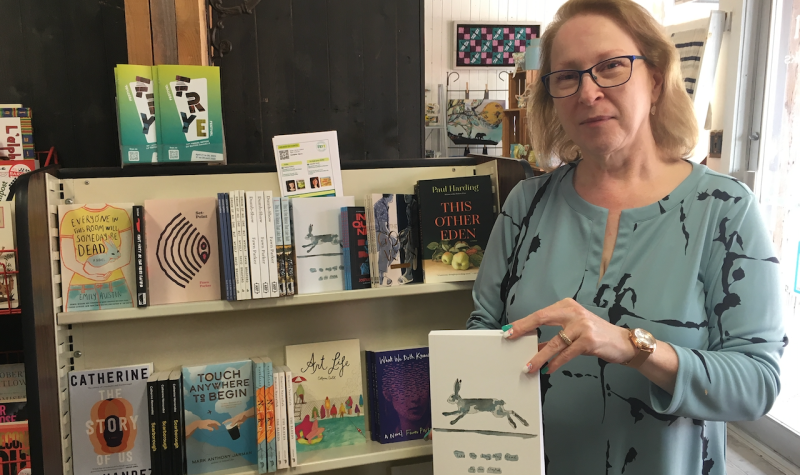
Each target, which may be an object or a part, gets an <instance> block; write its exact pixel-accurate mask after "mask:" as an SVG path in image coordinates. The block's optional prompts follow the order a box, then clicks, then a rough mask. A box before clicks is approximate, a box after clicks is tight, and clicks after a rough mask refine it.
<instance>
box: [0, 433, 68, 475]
mask: <svg viewBox="0 0 800 475" xmlns="http://www.w3.org/2000/svg"><path fill="white" fill-rule="evenodd" d="M31 469H32V467H31V444H30V439H29V437H28V422H27V421H26V422H10V423H8V424H0V470H1V471H2V473H3V475H6V474H8V475H30V474H31V473H32V471H31ZM74 473H78V472H74Z"/></svg>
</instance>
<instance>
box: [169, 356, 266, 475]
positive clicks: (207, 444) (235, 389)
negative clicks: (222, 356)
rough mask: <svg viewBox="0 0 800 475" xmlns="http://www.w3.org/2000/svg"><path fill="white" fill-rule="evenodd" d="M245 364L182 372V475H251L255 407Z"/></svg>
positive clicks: (254, 456)
mask: <svg viewBox="0 0 800 475" xmlns="http://www.w3.org/2000/svg"><path fill="white" fill-rule="evenodd" d="M253 376H254V374H253V363H252V361H250V360H245V361H235V362H231V363H220V364H212V365H206V366H191V367H187V366H184V367H183V401H184V415H185V424H186V465H187V473H188V475H197V474H201V473H209V472H216V471H218V470H226V469H231V468H237V469H239V468H243V469H248V470H256V469H257V466H256V464H257V463H258V453H257V449H256V433H257V420H256V407H255V397H254V392H253V386H254V382H253Z"/></svg>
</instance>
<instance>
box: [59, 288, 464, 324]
mask: <svg viewBox="0 0 800 475" xmlns="http://www.w3.org/2000/svg"><path fill="white" fill-rule="evenodd" d="M472 284H473V281H468V282H447V283H441V284H408V285H400V286H397V287H383V288H379V289H363V290H347V291H343V292H328V293H322V294H311V295H295V296H293V297H278V298H270V299H256V300H243V301H237V302H228V301H226V300H212V301H208V302H191V303H181V304H170V305H153V306H150V307H145V308H126V309H117V310H96V311H90V312H59V313H58V324H59V325H70V324H76V323H95V322H109V321H119V320H134V319H139V318H155V317H170V316H175V315H192V314H201V313H217V312H231V311H242V310H251V309H269V308H282V307H289V306H295V305H314V304H320V303H331V302H345V301H351V300H366V299H377V298H385V297H403V296H408V295H423V294H432V293H441V292H452V291H456V290H470V289H472Z"/></svg>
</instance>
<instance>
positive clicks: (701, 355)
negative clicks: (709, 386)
mask: <svg viewBox="0 0 800 475" xmlns="http://www.w3.org/2000/svg"><path fill="white" fill-rule="evenodd" d="M692 353H694V354H695V355H696V356H697V357H698V358H700V362H701V363H703V368H705V369H706V376H707V377H708V382H709V383H710V382H711V373H709V372H708V365H707V364H706V358H705V357H704V356H703V354H702V353H700V352H699V351H697V350H695V349H692Z"/></svg>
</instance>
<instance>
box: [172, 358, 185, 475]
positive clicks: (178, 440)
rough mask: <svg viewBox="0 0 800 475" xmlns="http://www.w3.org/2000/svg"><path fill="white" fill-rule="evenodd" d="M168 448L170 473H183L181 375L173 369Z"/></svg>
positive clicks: (183, 432)
mask: <svg viewBox="0 0 800 475" xmlns="http://www.w3.org/2000/svg"><path fill="white" fill-rule="evenodd" d="M168 384H169V405H170V408H169V412H170V421H169V422H170V426H169V446H170V447H169V448H170V452H171V453H172V473H173V474H174V475H183V474H184V473H186V459H185V458H184V453H185V452H186V447H185V441H186V437H185V431H184V420H183V377H182V374H181V370H178V369H176V370H173V371H172V372H171V373H170V375H169V380H168Z"/></svg>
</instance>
